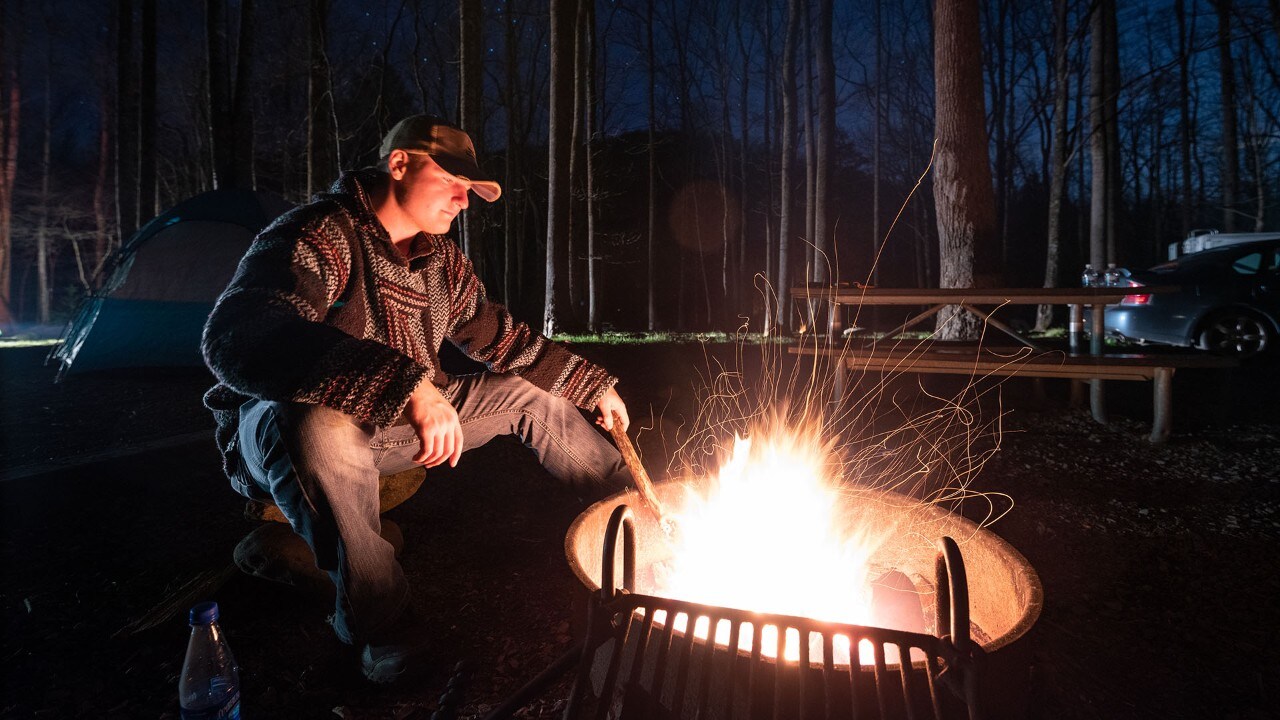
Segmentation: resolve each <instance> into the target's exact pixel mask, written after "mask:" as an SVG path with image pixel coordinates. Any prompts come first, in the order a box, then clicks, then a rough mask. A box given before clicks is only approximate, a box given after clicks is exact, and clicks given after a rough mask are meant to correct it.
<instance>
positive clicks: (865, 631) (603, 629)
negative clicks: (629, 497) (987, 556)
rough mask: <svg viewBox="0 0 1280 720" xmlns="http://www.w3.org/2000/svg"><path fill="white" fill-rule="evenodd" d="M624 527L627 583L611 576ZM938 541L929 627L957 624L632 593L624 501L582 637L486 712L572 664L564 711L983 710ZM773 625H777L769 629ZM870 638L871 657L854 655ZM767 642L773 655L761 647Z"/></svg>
mask: <svg viewBox="0 0 1280 720" xmlns="http://www.w3.org/2000/svg"><path fill="white" fill-rule="evenodd" d="M619 538H621V541H622V542H621V550H622V576H623V581H622V588H618V586H617V583H616V580H615V566H616V565H617V559H618V558H617V551H618V549H619ZM938 544H939V550H938V556H937V561H936V564H935V566H936V576H937V577H936V580H937V593H936V598H937V602H936V604H935V625H934V627H935V628H939V629H942V628H946V629H949V630H950V632H949V634H946V635H943V636H940V637H938V636H934V635H928V634H924V633H915V632H906V631H898V630H889V629H886V628H877V627H869V626H861V625H847V624H841V623H827V622H820V621H817V620H812V619H809V618H802V617H795V616H789V615H778V614H770V613H759V612H750V611H745V610H735V609H731V608H723V607H715V606H710V605H702V604H698V603H691V602H685V601H680V600H672V599H669V598H662V597H656V596H652V595H643V594H638V593H635V592H633V591H634V588H635V557H636V553H635V526H634V520H633V519H632V515H631V511H630V509H629V508H628V507H627V506H625V505H623V506H619V507H618V508H616V509H615V510H614V512H613V515H612V516H611V517H610V518H609V524H608V528H607V530H606V532H605V538H604V555H603V557H604V563H603V565H602V575H603V577H602V578H601V580H602V582H601V590H600V593H599V595H598V596H597V597H595V598H593V600H592V602H591V603H590V604H589V606H588V619H587V637H586V639H585V640H584V641H583V642H582V643H581V644H580V645H578V646H577V647H575V648H574V649H573V650H571V651H570V652H569V653H567V654H566V655H565V656H564V657H562V658H561V659H560V660H559V661H557V662H556V663H554V664H553V665H552V666H551V667H549V668H548V669H547V670H546V671H544V672H543V673H542V675H540V676H539V677H538V678H535V679H534V680H533V681H531V682H530V683H529V684H528V685H526V686H525V687H524V688H523V689H521V691H519V692H518V693H516V695H514V696H513V697H512V698H510V699H509V700H508V701H507V702H506V703H504V704H503V705H502V706H500V707H499V708H497V709H495V710H494V711H493V713H491V714H490V715H489V716H488V717H489V718H495V719H496V718H503V717H509V716H510V715H511V713H513V712H514V711H515V710H517V709H519V708H520V707H523V706H524V705H525V704H526V703H527V702H528V701H529V700H530V699H532V698H533V697H535V696H536V695H537V694H539V693H541V692H542V691H544V690H545V688H546V687H547V686H549V685H550V684H551V683H552V682H554V681H555V680H556V679H557V678H558V677H560V676H561V675H563V673H564V672H565V671H567V670H568V669H569V668H570V667H572V666H573V665H574V664H575V663H576V665H577V671H576V679H575V681H574V684H573V689H572V691H571V692H570V696H569V699H568V704H567V706H566V708H565V715H564V716H565V717H566V718H606V717H611V718H622V719H623V720H626V719H628V718H645V719H647V718H663V719H676V718H743V719H745V720H757V719H758V718H765V717H768V718H774V719H775V720H780V719H782V718H801V719H807V718H826V719H828V720H843V719H846V718H847V719H850V720H854V719H856V720H861V719H863V718H876V719H879V720H887V719H888V718H908V719H909V720H914V719H915V718H937V719H939V720H942V719H944V718H958V717H969V718H971V720H972V719H976V718H978V717H980V714H979V702H978V692H977V687H978V685H977V683H978V676H977V664H978V662H977V661H978V658H979V656H980V655H981V649H980V648H979V647H978V645H977V644H976V643H974V642H972V641H971V640H970V637H969V613H968V606H969V602H968V590H967V584H966V580H965V574H964V561H963V559H962V558H961V556H960V551H959V548H958V547H957V546H956V543H955V541H953V540H952V539H951V538H947V537H944V538H942V539H941V540H940V541H939V543H938ZM704 619H705V620H704ZM703 623H706V627H708V628H715V629H717V630H720V629H721V628H727V633H728V635H727V638H728V641H727V642H723V641H722V642H720V643H716V642H712V641H709V640H705V639H701V638H695V637H694V634H693V633H692V632H686V631H684V630H683V629H682V628H693V627H695V625H697V626H701V625H702V624H703ZM770 627H772V628H773V629H774V630H775V632H773V633H766V628H770ZM708 634H713V633H708ZM744 634H750V636H751V639H752V642H751V650H750V652H749V653H748V652H746V651H739V650H738V649H737V648H738V647H739V641H740V640H741V639H742V638H743V637H744ZM722 637H723V636H722ZM837 638H841V639H842V640H843V644H844V646H845V647H848V648H852V650H851V652H852V653H853V655H854V661H853V662H848V663H845V662H842V663H840V664H839V665H837V663H836V661H835V652H834V650H835V648H836V646H837ZM799 639H803V640H804V642H798V640H799ZM864 641H865V642H866V643H867V644H869V645H870V649H871V652H872V657H873V661H872V663H871V664H869V665H862V664H860V663H859V662H858V660H857V656H858V654H859V650H858V648H865V647H866V646H865V645H864V644H863V643H864ZM784 643H786V644H787V645H793V646H794V647H796V649H797V650H798V659H796V660H786V659H781V658H784V655H785V653H784V650H785V647H784ZM770 644H771V645H770ZM766 646H769V649H772V650H773V657H769V656H768V655H767V654H766V653H764V652H762V650H763V649H764V648H765V647H766ZM913 650H914V651H916V652H915V654H914V658H913V652H912V651H913ZM897 658H913V659H914V662H910V661H908V662H900V661H898V662H895V661H896V660H897Z"/></svg>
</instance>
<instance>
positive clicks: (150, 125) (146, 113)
mask: <svg viewBox="0 0 1280 720" xmlns="http://www.w3.org/2000/svg"><path fill="white" fill-rule="evenodd" d="M138 89H139V95H138V110H139V113H138V220H139V222H145V221H146V220H147V219H149V218H152V217H155V215H156V214H157V213H158V212H159V210H160V208H159V204H160V203H159V198H158V197H157V194H156V113H157V108H156V0H142V79H141V82H140V83H139V87H138Z"/></svg>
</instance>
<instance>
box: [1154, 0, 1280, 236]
mask: <svg viewBox="0 0 1280 720" xmlns="http://www.w3.org/2000/svg"><path fill="white" fill-rule="evenodd" d="M1275 1H1276V2H1280V0H1275ZM1193 2H1194V0H1193ZM1186 5H1187V2H1186V0H1177V1H1176V2H1175V3H1174V14H1175V15H1176V16H1177V19H1178V156H1179V160H1180V166H1181V172H1180V173H1179V175H1180V180H1181V187H1182V192H1181V193H1180V194H1179V195H1180V197H1179V200H1180V202H1179V203H1178V204H1179V206H1180V208H1181V212H1180V213H1179V217H1180V219H1181V221H1182V232H1181V234H1180V235H1179V237H1186V236H1187V233H1189V232H1191V208H1192V195H1191V172H1192V171H1191V81H1190V75H1191V53H1190V52H1189V50H1188V46H1189V45H1190V41H1189V36H1188V32H1187V7H1186Z"/></svg>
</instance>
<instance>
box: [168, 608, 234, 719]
mask: <svg viewBox="0 0 1280 720" xmlns="http://www.w3.org/2000/svg"><path fill="white" fill-rule="evenodd" d="M190 623H191V639H190V640H189V641H188V642H187V657H186V659H184V660H183V661H182V679H180V680H179V681H178V704H179V705H181V706H182V720H239V718H240V669H239V668H238V667H236V659H235V658H234V657H232V656H231V648H230V647H229V646H228V645H227V640H226V638H225V637H223V635H222V628H220V627H218V603H216V602H202V603H200V604H199V605H196V606H195V607H193V608H191V615H190Z"/></svg>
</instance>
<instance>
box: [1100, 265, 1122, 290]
mask: <svg viewBox="0 0 1280 720" xmlns="http://www.w3.org/2000/svg"><path fill="white" fill-rule="evenodd" d="M1102 284H1103V285H1106V286H1107V287H1120V271H1119V270H1117V269H1116V264H1115V263H1110V264H1109V265H1107V271H1106V272H1105V273H1103V274H1102Z"/></svg>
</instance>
